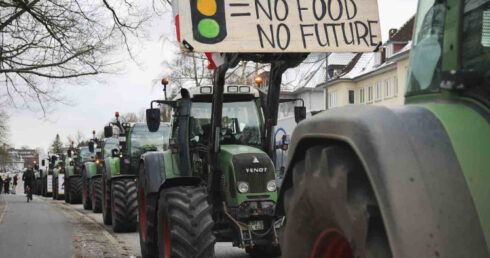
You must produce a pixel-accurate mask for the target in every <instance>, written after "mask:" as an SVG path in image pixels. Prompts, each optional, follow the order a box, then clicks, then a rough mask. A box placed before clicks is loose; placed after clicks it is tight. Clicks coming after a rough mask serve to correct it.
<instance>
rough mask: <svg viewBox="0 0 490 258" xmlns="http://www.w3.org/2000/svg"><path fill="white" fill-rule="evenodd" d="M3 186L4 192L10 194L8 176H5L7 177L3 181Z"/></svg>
mask: <svg viewBox="0 0 490 258" xmlns="http://www.w3.org/2000/svg"><path fill="white" fill-rule="evenodd" d="M3 187H4V188H5V189H4V191H5V194H10V177H9V176H7V178H6V179H5V181H4V184H3Z"/></svg>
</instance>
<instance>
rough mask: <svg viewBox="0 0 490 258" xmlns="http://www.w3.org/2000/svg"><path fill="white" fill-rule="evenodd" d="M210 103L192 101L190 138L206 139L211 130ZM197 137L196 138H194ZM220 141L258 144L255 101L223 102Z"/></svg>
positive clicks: (257, 120) (259, 134) (259, 136)
mask: <svg viewBox="0 0 490 258" xmlns="http://www.w3.org/2000/svg"><path fill="white" fill-rule="evenodd" d="M211 106H212V104H211V103H203V102H194V103H193V104H192V109H191V128H192V131H191V138H194V139H195V140H196V141H207V139H209V133H210V131H211ZM196 137H197V138H196ZM221 143H223V144H244V145H260V144H261V132H260V119H259V113H258V110H257V105H256V104H255V101H253V100H251V101H243V102H225V103H223V119H222V130H221Z"/></svg>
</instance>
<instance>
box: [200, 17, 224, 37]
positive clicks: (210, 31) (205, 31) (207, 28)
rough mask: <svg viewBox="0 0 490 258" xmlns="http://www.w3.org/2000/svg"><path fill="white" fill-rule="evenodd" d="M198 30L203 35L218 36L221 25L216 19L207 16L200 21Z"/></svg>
mask: <svg viewBox="0 0 490 258" xmlns="http://www.w3.org/2000/svg"><path fill="white" fill-rule="evenodd" d="M198 30H199V33H201V35H202V36H203V37H206V38H214V37H216V36H218V34H219V30H220V26H219V24H218V23H217V22H216V21H215V20H213V19H208V18H206V19H202V20H201V21H200V22H199V25H198Z"/></svg>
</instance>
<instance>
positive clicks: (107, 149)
mask: <svg viewBox="0 0 490 258" xmlns="http://www.w3.org/2000/svg"><path fill="white" fill-rule="evenodd" d="M113 149H118V150H119V140H118V139H116V138H106V139H105V143H104V159H105V158H109V157H111V155H112V150H113Z"/></svg>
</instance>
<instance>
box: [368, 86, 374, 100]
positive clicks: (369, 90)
mask: <svg viewBox="0 0 490 258" xmlns="http://www.w3.org/2000/svg"><path fill="white" fill-rule="evenodd" d="M372 101H373V86H369V87H368V102H372Z"/></svg>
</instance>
